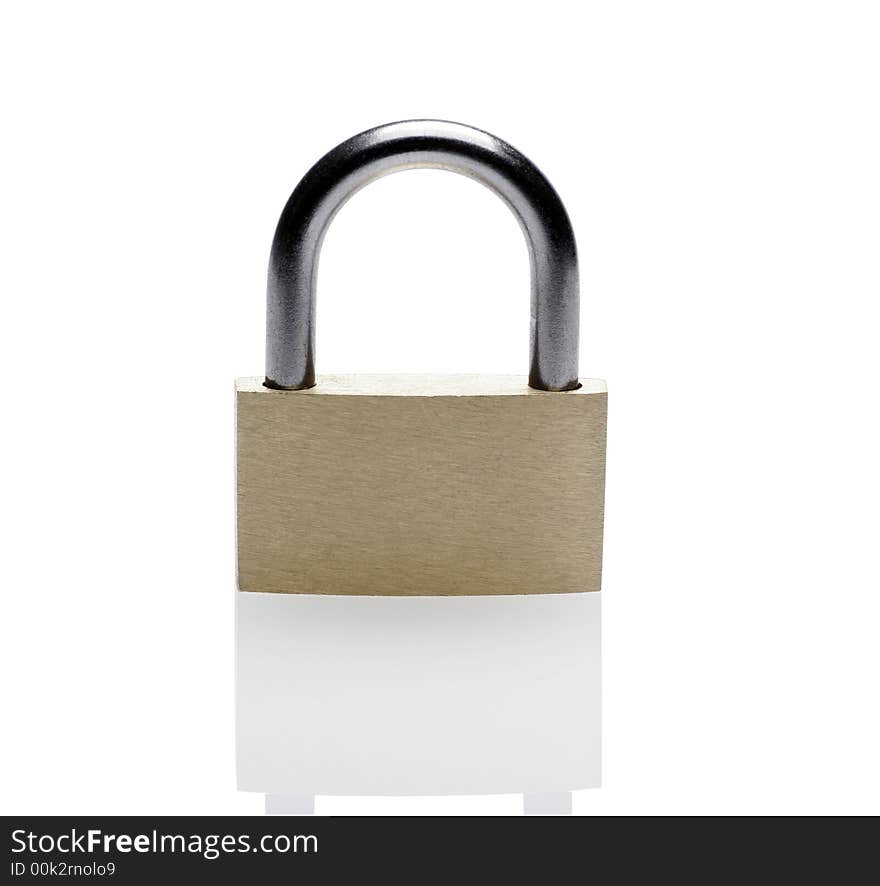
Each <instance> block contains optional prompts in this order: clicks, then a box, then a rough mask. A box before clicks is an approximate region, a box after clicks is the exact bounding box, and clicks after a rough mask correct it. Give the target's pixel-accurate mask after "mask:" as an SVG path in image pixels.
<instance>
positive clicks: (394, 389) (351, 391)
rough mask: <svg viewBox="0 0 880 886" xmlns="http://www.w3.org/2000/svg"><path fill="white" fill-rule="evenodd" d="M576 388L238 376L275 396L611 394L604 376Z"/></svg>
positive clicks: (523, 380) (490, 378)
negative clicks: (272, 380) (284, 383)
mask: <svg viewBox="0 0 880 886" xmlns="http://www.w3.org/2000/svg"><path fill="white" fill-rule="evenodd" d="M579 381H580V383H581V386H580V387H579V388H577V389H576V390H573V391H563V392H554V391H539V390H536V389H535V388H530V387H529V384H528V376H525V375H480V374H439V375H438V374H434V373H364V374H360V373H359V374H355V375H319V376H318V379H317V384H316V385H315V386H314V387H313V388H308V389H306V390H301V391H282V390H277V389H273V388H267V387H266V386H265V385H264V384H263V378H262V377H261V376H249V377H245V378H239V379H236V382H235V389H236V391H237V392H238V393H240V394H257V393H260V394H268V395H272V396H297V397H320V396H355V397H363V396H374V397H376V396H380V397H395V396H396V397H474V396H488V397H559V396H562V395H564V396H568V397H570V396H584V395H595V394H607V392H608V387H607V385H606V384H605V381H604V380H603V379H598V378H581V379H579Z"/></svg>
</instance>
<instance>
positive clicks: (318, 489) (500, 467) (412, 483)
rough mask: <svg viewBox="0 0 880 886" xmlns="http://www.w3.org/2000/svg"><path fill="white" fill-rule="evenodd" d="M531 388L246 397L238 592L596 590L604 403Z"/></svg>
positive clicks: (324, 390) (324, 384) (427, 384)
mask: <svg viewBox="0 0 880 886" xmlns="http://www.w3.org/2000/svg"><path fill="white" fill-rule="evenodd" d="M582 381H583V385H582V387H580V388H579V389H578V390H574V391H569V392H567V393H549V392H543V391H537V390H535V389H533V388H530V387H529V386H528V383H527V379H526V377H525V376H515V377H514V376H509V377H505V376H486V377H469V376H439V377H438V376H359V375H356V376H322V377H321V378H320V379H319V382H320V383H319V384H318V385H317V386H315V387H313V388H311V389H308V390H302V391H279V390H272V389H269V388H267V387H265V386H264V385H263V384H262V379H258V378H253V379H240V380H239V381H238V382H237V384H236V403H237V438H238V440H237V450H238V471H237V488H238V572H239V588H240V589H241V590H242V591H257V592H261V591H262V592H278V593H302V594H360V595H381V596H385V595H391V596H407V595H436V596H444V595H484V594H536V593H537V594H547V593H574V592H579V591H598V590H599V589H600V585H601V568H602V524H603V512H604V487H605V428H606V408H607V395H606V392H605V385H604V383H603V382H599V381H593V380H589V379H584V380H582Z"/></svg>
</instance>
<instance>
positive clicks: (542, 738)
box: [236, 120, 607, 812]
mask: <svg viewBox="0 0 880 886" xmlns="http://www.w3.org/2000/svg"><path fill="white" fill-rule="evenodd" d="M423 166H432V167H437V166H439V167H442V168H446V169H450V170H452V171H456V172H460V173H463V174H466V175H469V176H471V177H473V178H476V179H478V180H479V181H481V182H483V183H484V184H486V185H487V186H489V187H490V188H491V189H492V190H494V191H495V192H496V193H497V194H499V196H501V197H502V199H504V200H505V202H506V203H507V204H508V205H509V206H510V207H511V209H512V210H513V212H514V214H515V215H516V216H517V218H518V219H519V221H520V223H521V225H522V228H523V230H524V232H525V235H526V240H527V243H528V246H529V253H530V257H531V264H532V322H531V332H532V335H531V365H530V373H529V376H528V379H527V378H526V377H525V376H523V377H518V376H461V375H459V376H455V375H445V376H431V375H427V376H411V375H410V376H407V375H361V376H321V377H319V378H318V379H317V380H316V378H315V373H314V358H313V354H314V305H315V278H316V271H317V260H318V254H319V251H320V247H321V242H322V239H323V236H324V233H325V231H326V228H327V225H328V224H329V222H330V221H331V220H332V218H333V216H334V215H335V213H336V212H337V211H338V209H339V208H340V206H341V205H342V204H343V203H344V202H345V200H346V199H348V197H349V196H351V194H353V193H354V192H355V191H356V190H357V189H358V188H360V187H362V186H363V185H364V184H365V183H367V182H369V181H371V180H372V179H375V178H377V177H378V176H380V175H383V174H387V173H390V172H394V171H397V170H399V169H406V168H413V167H423ZM577 348H578V276H577V254H576V248H575V241H574V234H573V232H572V230H571V225H570V223H569V220H568V216H567V214H566V212H565V209H564V207H563V205H562V203H561V201H560V200H559V197H558V196H557V194H556V192H555V191H554V190H553V188H552V186H551V185H550V183H549V182H548V181H547V179H546V178H545V177H544V176H543V175H542V174H541V172H540V171H539V170H538V169H537V168H536V167H535V166H534V165H533V164H532V163H531V162H530V161H529V160H527V159H526V158H525V157H524V156H523V155H522V154H520V153H519V152H518V151H516V150H515V149H514V148H512V147H511V146H510V145H507V144H506V143H505V142H502V141H501V140H499V139H497V138H495V137H494V136H491V135H489V134H488V133H485V132H481V131H479V130H475V129H472V128H470V127H466V126H462V125H460V124H454V123H446V122H441V121H431V120H420V121H407V122H403V123H394V124H390V125H388V126H382V127H378V128H377V129H373V130H369V131H368V132H365V133H362V134H360V135H358V136H355V137H353V138H352V139H349V140H348V141H347V142H344V143H343V144H342V145H339V146H338V147H337V148H335V149H334V150H333V151H331V152H330V153H329V154H327V155H326V156H325V157H324V158H322V159H321V160H320V161H319V162H318V163H317V164H316V165H315V166H314V167H313V168H312V169H311V170H310V171H309V172H308V173H307V174H306V176H305V177H304V178H303V180H302V181H301V182H300V184H299V185H298V186H297V188H296V190H295V191H294V192H293V194H292V196H291V198H290V200H289V201H288V203H287V206H286V207H285V209H284V212H283V214H282V216H281V219H280V221H279V224H278V229H277V231H276V234H275V240H274V243H273V247H272V257H271V261H270V272H269V289H268V348H267V351H268V357H267V372H266V378H265V380H264V379H240V380H239V381H238V382H237V384H236V392H237V393H236V431H237V491H238V508H237V529H238V588H239V591H240V593H238V594H237V605H236V637H237V639H236V652H237V664H236V698H237V758H238V782H239V787H240V788H241V789H242V790H248V791H259V792H262V793H265V794H266V795H267V811H270V812H308V811H311V810H312V809H313V798H314V795H316V794H338V795H353V794H364V795H380V794H384V795H389V794H390V795H394V794H399V795H415V794H421V795H431V794H435V795H436V794H484V793H523V794H525V795H526V810H527V811H536V812H564V811H567V810H569V809H570V802H571V801H570V791H571V790H573V789H577V788H585V787H594V786H597V785H598V784H599V777H600V775H599V769H600V676H599V675H600V594H599V590H600V583H601V561H602V530H603V513H604V478H605V425H606V407H607V396H606V391H605V385H604V383H603V382H600V381H596V380H590V379H578V375H577ZM390 441H394V445H390ZM426 463H427V464H430V465H431V468H432V469H431V471H430V472H426V471H425V470H423V465H424V464H426Z"/></svg>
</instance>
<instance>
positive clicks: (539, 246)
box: [265, 120, 579, 391]
mask: <svg viewBox="0 0 880 886" xmlns="http://www.w3.org/2000/svg"><path fill="white" fill-rule="evenodd" d="M415 168H440V169H448V170H450V171H452V172H457V173H460V174H462V175H466V176H469V177H470V178H474V179H476V180H477V181H479V182H481V183H482V184H484V185H486V186H487V187H488V188H490V189H491V190H492V191H494V192H495V193H496V194H497V195H498V196H499V197H501V199H502V200H504V202H505V203H507V205H508V206H509V207H510V209H511V210H512V211H513V213H514V215H515V216H516V218H517V220H518V221H519V223H520V226H521V228H522V230H523V233H524V234H525V238H526V242H527V244H528V249H529V260H530V265H531V277H532V297H531V362H530V366H529V385H530V386H531V387H533V388H538V389H540V390H545V391H568V390H572V389H574V388H577V387H578V385H579V383H578V333H579V328H578V327H579V295H578V261H577V247H576V244H575V239H574V232H573V230H572V227H571V222H570V221H569V219H568V214H567V213H566V211H565V207H564V206H563V204H562V201H561V200H560V199H559V196H558V195H557V193H556V191H555V190H554V189H553V186H552V185H551V184H550V182H549V181H548V180H547V179H546V177H545V176H544V174H543V173H542V172H541V171H540V170H539V169H538V168H537V167H536V166H535V165H534V164H533V163H532V162H531V161H530V160H529V159H528V158H527V157H525V156H523V154H521V153H520V152H519V151H517V150H516V148H514V147H512V146H511V145H509V144H507V143H506V142H504V141H502V140H501V139H499V138H496V137H495V136H494V135H490V134H489V133H488V132H483V131H482V130H479V129H474V128H472V127H470V126H464V125H463V124H460V123H451V122H446V121H442V120H406V121H402V122H399V123H389V124H387V125H385V126H378V127H376V128H375V129H369V130H367V131H366V132H362V133H360V134H359V135H355V136H353V137H352V138H350V139H348V140H347V141H345V142H343V143H342V144H340V145H338V146H337V147H335V148H334V149H333V150H332V151H330V153H328V154H326V155H325V156H324V157H322V158H321V159H320V160H319V161H318V162H317V163H316V164H315V165H314V166H313V167H312V168H311V169H310V170H309V171H308V172H307V173H306V175H305V176H304V177H303V179H302V181H300V183H299V184H298V185H297V186H296V189H295V190H294V192H293V193H292V194H291V196H290V199H289V200H288V201H287V205H286V206H285V207H284V211H283V212H282V213H281V218H280V219H279V221H278V227H277V229H276V231H275V238H274V240H273V242H272V253H271V256H270V260H269V280H268V292H267V318H266V320H267V322H266V381H265V384H266V386H267V387H270V388H280V389H283V390H300V389H303V388H310V387H313V386H314V384H315V292H316V283H317V276H318V258H319V255H320V252H321V244H322V242H323V239H324V234H325V233H326V231H327V227H328V226H329V224H330V222H331V221H332V220H333V217H334V216H335V215H336V213H337V212H338V211H339V209H340V208H341V207H342V205H343V204H344V203H345V202H346V201H347V200H348V199H349V197H351V196H352V195H353V194H354V193H355V192H356V191H358V190H359V189H360V188H362V187H364V185H367V184H369V183H370V182H371V181H373V180H374V179H377V178H380V177H381V176H383V175H387V174H389V173H392V172H397V171H399V170H403V169H415Z"/></svg>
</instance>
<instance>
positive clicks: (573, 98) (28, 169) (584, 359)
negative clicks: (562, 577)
mask: <svg viewBox="0 0 880 886" xmlns="http://www.w3.org/2000/svg"><path fill="white" fill-rule="evenodd" d="M878 24H880V23H878V12H877V7H876V5H875V4H872V3H850V2H826V3H815V2H791V3H784V2H767V0H764V2H742V0H740V2H736V3H733V2H731V3H702V2H693V3H681V2H675V3H650V2H646V3H632V2H609V3H601V4H591V3H584V4H578V3H572V2H550V0H545V2H542V3H540V4H526V3H516V2H511V0H506V2H503V3H501V2H483V3H479V2H473V0H472V2H468V3H459V2H447V3H445V4H443V5H441V6H439V7H438V6H431V7H428V6H425V5H419V4H414V3H411V2H408V3H403V2H399V3H394V2H375V3H326V4H322V3H300V4H296V3H286V4H277V5H270V4H266V3H256V2H250V3H246V4H245V3H241V4H237V5H236V4H223V3H204V4H197V3H167V4H163V3H151V4H141V5H140V6H139V7H138V6H136V5H135V4H119V3H90V2H83V3H76V4H69V3H54V4H53V3H10V4H6V5H5V6H4V12H3V14H2V21H0V82H2V91H3V97H2V111H0V113H2V119H0V126H2V129H3V136H2V140H0V152H2V165H0V185H2V197H0V200H2V202H0V226H2V227H0V242H2V255H3V258H2V265H0V298H2V324H0V361H2V370H3V374H2V379H3V381H2V384H3V393H2V420H0V425H2V436H0V447H2V455H3V458H2V464H3V481H2V483H3V485H2V492H0V507H2V535H0V538H2V579H3V588H2V599H0V606H2V610H0V624H2V637H3V640H2V646H0V666H2V674H0V680H2V720H3V725H2V730H0V811H2V812H4V813H99V812H100V813H248V812H259V811H261V809H262V803H261V798H260V797H258V796H256V795H247V794H239V793H237V792H236V789H235V776H234V765H233V763H234V758H233V692H232V676H233V670H232V669H233V658H232V650H233V642H232V616H233V568H234V554H233V545H234V539H233V440H232V428H233V424H232V422H233V400H232V380H233V378H234V377H236V376H239V375H259V374H261V372H262V368H263V346H264V329H263V323H264V287H265V272H266V264H267V258H268V251H269V245H270V241H271V237H272V233H273V230H274V225H275V222H276V220H277V217H278V214H279V213H280V211H281V208H282V206H283V204H284V202H285V200H286V198H287V196H288V194H289V192H290V190H291V189H292V188H293V186H294V185H295V184H296V182H297V180H298V179H299V177H300V176H301V175H302V174H303V173H304V172H305V171H306V170H307V169H308V167H309V166H310V165H311V163H313V162H314V161H315V160H316V159H317V158H318V157H319V156H320V155H321V154H322V153H324V152H325V151H327V150H329V149H330V148H331V147H333V145H335V144H336V143H337V142H339V141H341V140H343V139H344V138H346V137H347V136H349V135H351V134H353V133H355V132H357V131H359V130H362V129H365V128H368V127H370V126H372V125H375V124H378V123H382V122H388V121H390V120H394V119H401V118H407V117H416V116H422V117H424V116H430V117H441V118H448V119H454V120H459V121H462V122H466V123H471V124H473V125H477V126H480V127H482V128H485V129H488V130H490V131H492V132H495V133H496V134H498V135H500V136H501V137H503V138H505V139H507V140H509V141H510V142H512V143H513V144H514V145H516V146H517V147H519V148H520V149H521V150H522V151H524V152H525V153H526V154H527V155H528V156H530V157H531V158H532V159H533V160H534V161H535V162H536V163H537V164H538V165H539V166H540V167H541V168H542V169H543V170H544V172H545V173H546V174H547V175H548V177H549V178H550V179H551V181H552V182H553V183H554V185H555V186H556V188H557V190H558V191H559V192H560V194H561V195H562V197H563V199H564V201H565V202H566V205H567V207H568V210H569V213H570V215H571V218H572V221H573V224H574V227H575V231H576V233H577V236H578V241H579V245H580V251H581V260H582V272H581V279H582V352H581V374H582V375H587V376H600V377H604V378H607V380H608V383H609V389H610V395H609V397H610V399H609V404H610V415H609V440H608V488H607V529H606V562H605V576H604V587H605V594H604V617H605V622H604V645H605V654H604V664H605V679H604V690H605V732H604V735H605V764H604V778H605V786H604V787H603V788H602V789H601V790H598V791H592V792H581V793H578V794H577V795H576V797H575V812H576V813H583V814H588V815H589V814H609V813H867V812H873V813H877V812H880V798H878V797H880V764H878V753H877V748H878V747H880V718H878V702H877V697H878V676H880V643H878V631H880V581H878V566H877V545H878V500H880V483H878V467H877V465H878V452H880V433H878V400H880V398H878V386H880V366H878V356H877V341H878V297H880V260H878V245H880V239H878V237H880V160H878V158H880V124H878V116H880V115H878V108H880V94H878V93H880V53H878V44H880V27H878ZM319 303H320V310H319V321H320V323H319V327H318V360H319V372H331V371H358V370H362V371H367V370H372V371H461V372H467V371H486V372H523V373H524V372H525V371H526V364H527V340H528V319H527V318H528V265H527V255H526V249H525V246H524V244H523V241H522V236H521V234H520V232H519V229H518V227H517V225H516V223H515V222H514V220H513V217H512V216H511V215H510V214H509V213H508V211H507V210H506V208H505V207H504V206H503V205H502V203H501V202H500V201H499V200H497V199H496V198H495V197H494V196H493V195H492V194H491V193H490V192H488V191H486V190H484V189H482V188H480V187H479V186H477V185H475V184H474V183H472V182H470V181H468V180H466V179H464V178H459V177H457V176H452V175H449V174H446V173H442V172H434V171H424V172H411V173H408V174H406V175H399V176H393V177H391V178H388V179H384V180H382V181H381V182H378V183H376V184H374V185H372V186H371V187H369V188H368V189H367V190H365V191H363V192H361V193H360V194H359V195H358V196H357V197H355V199H354V200H353V201H352V202H351V203H350V204H349V205H348V206H347V207H346V208H345V209H344V210H343V212H342V213H341V214H340V216H339V217H338V218H337V219H336V221H335V222H334V224H333V226H332V228H331V230H330V233H329V234H328V237H327V240H326V245H325V248H324V252H323V256H322V265H321V278H320V295H319ZM518 809H519V798H517V797H513V796H502V797H482V798H441V799H436V798H435V799H430V798H425V799H370V798H360V799H346V798H332V799H329V798H327V799H319V801H318V812H322V813H349V812H350V813H385V812H402V813H422V812H438V813H508V812H516V811H518Z"/></svg>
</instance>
